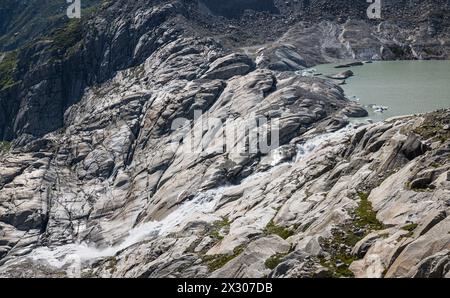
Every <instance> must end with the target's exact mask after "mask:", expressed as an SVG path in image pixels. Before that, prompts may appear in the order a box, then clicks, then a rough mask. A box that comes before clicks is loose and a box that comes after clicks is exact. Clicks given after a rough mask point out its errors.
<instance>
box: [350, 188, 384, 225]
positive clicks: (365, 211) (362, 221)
mask: <svg viewBox="0 0 450 298" xmlns="http://www.w3.org/2000/svg"><path fill="white" fill-rule="evenodd" d="M358 196H359V198H360V202H359V205H358V208H357V209H356V215H357V217H358V218H357V220H356V221H355V225H356V226H357V227H359V228H368V229H370V230H381V229H383V228H384V226H383V224H382V223H381V222H380V221H378V219H377V213H376V212H375V211H374V210H373V208H372V203H371V202H370V201H369V199H368V198H369V194H367V193H362V192H360V193H358Z"/></svg>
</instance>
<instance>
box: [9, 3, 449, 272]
mask: <svg viewBox="0 0 450 298" xmlns="http://www.w3.org/2000/svg"><path fill="white" fill-rule="evenodd" d="M126 2H127V3H132V2H129V1H126ZM123 4H124V3H123V2H122V1H117V4H112V5H111V6H110V7H109V10H108V9H106V10H105V11H103V12H102V13H100V14H99V16H98V17H97V18H94V19H92V20H91V21H90V22H92V24H91V25H92V26H93V27H94V28H96V29H98V30H94V31H90V30H87V31H86V32H85V33H83V34H85V36H84V37H85V42H86V43H85V44H84V45H83V46H81V44H80V45H78V46H77V45H73V47H72V50H73V51H68V52H67V53H65V54H67V55H65V56H64V58H61V61H58V62H55V63H50V62H49V61H47V58H49V56H47V57H42V58H39V59H42V60H40V61H39V62H36V63H35V64H34V65H33V67H31V68H30V69H29V70H28V71H25V72H24V74H25V76H26V78H27V79H28V80H24V81H23V82H21V83H20V84H21V85H20V88H19V87H18V85H16V87H11V88H10V89H8V90H2V91H0V92H1V96H2V97H1V100H2V102H8V103H10V101H11V99H12V98H16V97H15V96H17V98H19V99H20V100H19V103H20V104H17V105H16V106H11V107H12V108H11V110H12V112H11V113H9V111H2V113H0V115H2V117H3V118H0V119H1V121H0V123H1V124H2V125H3V126H2V133H3V135H8V136H17V138H16V139H15V141H14V144H13V145H14V146H13V148H12V149H11V150H9V151H6V152H3V151H2V152H1V153H0V161H1V162H0V276H2V277H27V276H36V277H49V276H50V277H58V276H85V277H94V276H95V277H211V276H215V277H219V276H220V277H222V276H227V277H264V276H270V277H322V276H335V277H342V276H352V275H354V276H357V277H382V276H384V275H386V276H392V277H397V276H433V277H434V276H439V277H442V276H446V275H448V250H449V245H450V240H449V239H448V235H449V234H448V231H449V227H448V207H449V204H450V202H449V201H448V198H449V194H450V182H449V179H448V177H449V176H448V175H449V171H450V165H449V160H450V159H449V154H450V150H449V140H448V138H447V139H446V138H445V137H446V136H447V134H446V132H445V130H441V131H442V132H441V134H442V135H440V136H439V140H442V142H441V141H439V142H437V140H436V139H433V137H434V136H431V137H430V136H429V135H427V134H426V133H424V131H425V132H426V130H424V129H423V128H425V127H430V125H431V123H430V121H429V118H430V117H431V118H433V119H437V118H436V117H437V116H439V117H440V118H442V119H447V118H448V115H449V113H450V112H449V111H440V112H436V114H431V115H422V116H414V117H413V116H410V117H404V118H399V119H391V120H388V121H386V122H383V123H376V124H370V125H369V124H367V125H366V124H359V125H348V124H349V120H348V119H347V116H359V115H363V114H364V111H363V110H362V109H361V108H359V107H356V106H353V105H352V104H351V103H350V102H349V101H348V100H347V99H346V98H345V96H344V93H343V90H342V89H341V88H340V87H339V86H337V85H335V84H334V83H333V82H331V81H329V80H324V79H320V78H316V77H314V78H305V77H301V76H297V75H296V74H295V73H294V72H293V71H294V70H298V69H301V68H303V67H305V66H307V65H308V64H314V63H316V62H317V61H319V60H325V61H328V60H332V59H334V58H336V57H339V58H340V57H342V56H346V55H350V56H352V55H355V57H362V56H369V55H373V53H375V52H376V51H378V50H379V45H380V41H379V40H378V41H373V40H368V41H367V45H366V44H364V43H362V44H361V47H352V46H351V48H350V49H349V48H346V47H344V46H343V45H344V44H350V45H355V44H356V42H354V40H356V39H357V37H358V38H359V34H363V33H362V32H358V34H356V35H352V33H348V32H351V31H350V30H349V28H352V27H351V26H354V25H352V23H350V22H348V23H344V24H340V25H337V24H333V23H328V22H322V23H320V24H314V26H311V27H309V26H304V24H303V25H301V26H298V27H292V28H291V29H290V30H289V31H288V32H286V34H285V35H283V36H280V39H279V41H278V42H277V43H274V44H273V45H268V46H264V47H263V49H261V51H259V49H254V48H253V47H244V48H240V49H236V48H234V49H226V48H224V47H223V46H222V45H221V43H219V42H217V41H216V40H214V39H212V38H210V37H208V35H206V34H203V33H204V32H203V31H202V32H197V33H195V32H194V31H195V30H189V29H190V28H191V26H193V25H194V23H190V22H192V20H191V19H189V18H187V17H185V16H183V14H182V13H181V11H183V10H184V8H186V6H182V5H181V4H180V2H178V1H168V2H167V1H162V2H161V3H159V4H158V5H155V6H152V7H150V8H149V7H145V6H142V5H139V3H137V2H133V4H128V5H129V6H126V7H127V9H128V10H126V9H124V10H123V11H122V12H123V13H119V7H120V5H123ZM189 7H190V6H189ZM189 7H188V8H189ZM125 11H127V12H125ZM130 11H131V12H132V13H133V14H134V15H135V16H136V18H129V13H130ZM110 13H117V15H114V17H111V15H110ZM132 20H135V21H132ZM137 20H139V21H137ZM199 26H200V25H199ZM367 26H369V25H367ZM192 28H193V27H192ZM318 28H319V29H320V30H316V29H318ZM325 28H328V29H329V30H325ZM199 30H200V29H199ZM342 30H343V31H342ZM344 31H345V32H344ZM205 32H207V31H205ZM343 32H344V33H345V34H343V35H342V36H341V33H343ZM368 32H370V30H369V31H368ZM380 32H381V33H380V34H383V32H384V31H383V30H380ZM194 33H195V34H194ZM296 33H299V34H298V35H296ZM309 33H311V35H309ZM205 35H206V36H205ZM306 35H308V36H309V38H310V39H309V40H302V38H301V37H302V36H306ZM324 36H326V37H327V39H326V42H323V40H322V39H321V38H322V37H324ZM355 36H356V37H355ZM316 38H317V39H320V40H321V41H320V42H316V43H312V44H314V45H315V46H318V47H319V48H313V47H311V46H310V47H302V46H301V45H302V43H310V42H311V39H316ZM340 39H341V40H340ZM339 40H340V41H339ZM106 41H110V42H108V44H109V46H108V47H106V48H103V45H104V44H105V43H106ZM49 46H50V45H48V44H47V43H41V44H35V45H34V46H33V47H34V48H31V49H28V52H23V53H22V55H24V57H30V56H32V55H33V54H36V53H40V54H45V53H47V55H50V54H49V52H47V51H48V48H47V47H49ZM366 46H367V47H366ZM375 48H377V50H376V51H375V52H374V50H373V49H375ZM333 53H334V54H333ZM376 53H378V52H376ZM45 62H48V63H45ZM69 65H72V68H70V69H69V70H67V71H68V73H70V74H71V75H70V76H68V77H64V76H63V78H65V79H61V77H58V76H57V74H59V73H60V72H59V71H60V70H61V69H66V67H68V66H69ZM81 65H86V66H83V67H87V69H78V67H81ZM61 71H62V70H61ZM64 71H65V70H64ZM74 73H75V75H73V74H74ZM55 77H57V79H54V78H55ZM66 79H67V80H69V81H70V83H69V85H66V84H65V83H64V82H66ZM63 81H64V82H63ZM63 87H64V88H63ZM67 87H68V88H67ZM85 87H86V90H85V91H84V92H81V91H80V90H81V89H84V88H85ZM66 95H67V96H66ZM44 103H48V104H49V105H44ZM7 112H8V113H7ZM198 112H202V115H201V116H198V114H197V113H198ZM4 115H8V117H5V116H4ZM257 117H265V119H267V121H268V122H267V125H272V124H275V123H278V125H279V129H278V134H279V141H280V143H279V145H280V146H278V147H276V148H269V150H268V151H267V152H261V151H258V152H249V151H245V150H244V151H239V150H234V151H233V150H223V149H224V148H223V147H224V146H223V143H222V142H221V141H222V140H223V138H224V134H223V131H226V129H227V128H235V127H234V126H233V125H236V123H237V127H238V128H242V126H243V123H245V121H248V120H253V119H255V118H257ZM40 119H42V121H41V122H40ZM207 119H214V120H220V123H221V125H218V126H216V125H210V123H209V122H208V123H207V121H206V120H207ZM203 120H205V121H204V122H203ZM214 123H216V122H214ZM214 123H212V124H214ZM439 125H440V124H439ZM61 127H62V128H61ZM440 127H442V125H441V126H440ZM57 128H60V129H57ZM196 132H200V135H201V136H202V138H201V139H195V138H194V139H190V138H189V136H190V135H193V134H195V133H196ZM237 132H238V133H237V138H236V139H233V142H231V143H227V144H226V145H227V149H237V148H238V146H239V144H240V142H239V141H240V140H246V139H247V138H248V137H249V135H250V134H251V133H254V132H255V130H250V129H249V130H245V129H238V130H237ZM249 140H250V139H249ZM264 141H267V139H265V140H258V141H257V142H255V143H252V144H247V145H248V146H250V145H255V146H257V147H258V148H261V147H262V146H265V145H267V144H264V143H265V142H264ZM249 143H250V141H249ZM193 148H194V149H198V148H200V149H202V150H192V149H193ZM343 256H344V257H345V259H343ZM347 260H354V261H353V262H351V264H349V263H348V261H347ZM344 261H345V262H344Z"/></svg>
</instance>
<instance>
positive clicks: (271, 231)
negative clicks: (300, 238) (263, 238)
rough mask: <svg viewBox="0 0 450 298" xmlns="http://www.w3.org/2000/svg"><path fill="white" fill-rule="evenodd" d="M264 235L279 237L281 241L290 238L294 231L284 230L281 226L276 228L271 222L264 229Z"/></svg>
mask: <svg viewBox="0 0 450 298" xmlns="http://www.w3.org/2000/svg"><path fill="white" fill-rule="evenodd" d="M264 234H266V235H271V234H275V235H278V236H280V237H281V238H283V239H287V238H289V237H290V236H292V235H294V231H293V230H292V229H286V228H284V227H281V226H277V225H276V224H275V223H274V222H273V220H271V221H270V222H269V223H268V224H267V226H266V228H265V229H264Z"/></svg>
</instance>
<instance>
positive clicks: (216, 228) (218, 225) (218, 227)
mask: <svg viewBox="0 0 450 298" xmlns="http://www.w3.org/2000/svg"><path fill="white" fill-rule="evenodd" d="M230 224H231V222H230V220H229V219H228V218H227V217H222V220H218V221H216V222H214V224H213V228H212V230H211V232H210V236H211V237H212V238H214V239H217V240H222V239H223V236H222V234H221V231H223V230H228V229H229V228H230Z"/></svg>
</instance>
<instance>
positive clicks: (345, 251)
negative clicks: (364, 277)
mask: <svg viewBox="0 0 450 298" xmlns="http://www.w3.org/2000/svg"><path fill="white" fill-rule="evenodd" d="M358 196H359V198H360V201H359V204H358V207H357V208H356V210H355V217H354V219H353V220H352V221H351V222H349V223H347V224H344V225H342V226H340V227H339V228H338V229H336V230H334V231H333V232H332V237H331V238H329V239H325V240H323V242H322V243H321V246H322V247H323V249H324V250H325V251H326V252H328V254H329V259H328V260H327V259H325V258H324V257H320V258H319V259H320V264H321V265H322V266H324V267H326V268H328V269H329V270H330V274H331V276H332V277H338V278H339V277H353V276H354V274H353V272H351V271H350V270H349V269H348V268H349V266H350V264H351V263H352V262H354V261H356V260H357V259H358V257H357V256H355V255H352V254H351V252H350V251H349V250H350V249H351V248H353V247H354V246H355V245H356V243H358V242H359V241H360V240H361V239H363V238H364V237H365V236H366V235H367V234H368V233H370V232H372V231H375V230H381V229H384V225H383V224H382V223H381V222H380V221H378V220H377V218H376V212H375V211H374V210H373V208H372V204H371V202H370V201H369V195H368V194H367V193H363V192H360V193H358Z"/></svg>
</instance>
